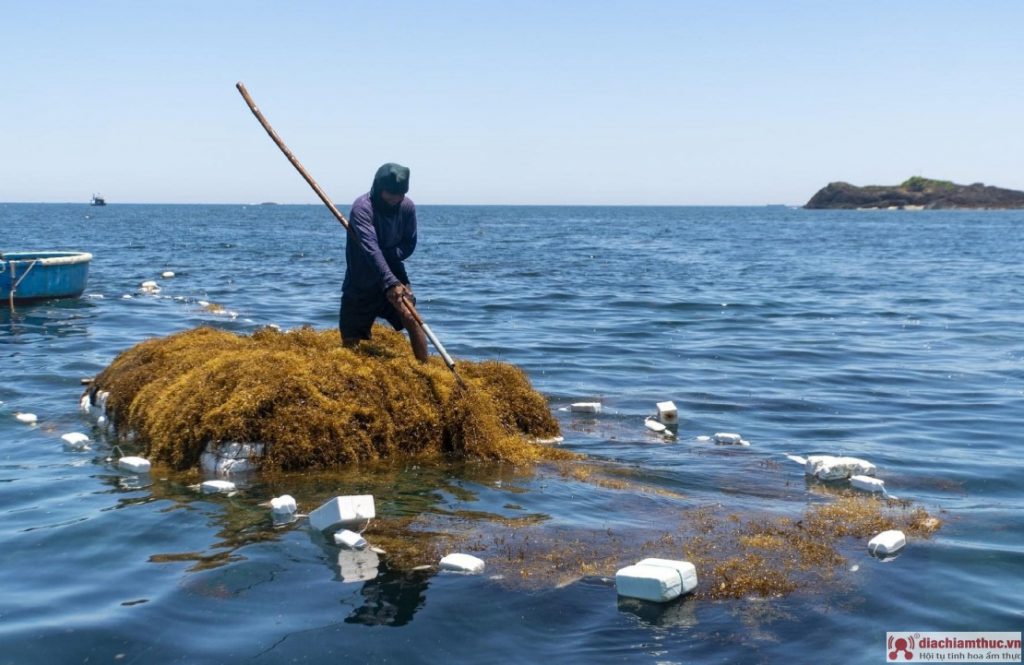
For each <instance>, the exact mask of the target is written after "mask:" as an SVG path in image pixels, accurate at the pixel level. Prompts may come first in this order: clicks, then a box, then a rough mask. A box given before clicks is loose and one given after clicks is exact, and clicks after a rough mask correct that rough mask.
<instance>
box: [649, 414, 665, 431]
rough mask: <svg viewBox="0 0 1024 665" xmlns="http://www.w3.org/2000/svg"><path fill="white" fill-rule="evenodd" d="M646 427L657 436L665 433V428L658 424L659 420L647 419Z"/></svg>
mask: <svg viewBox="0 0 1024 665" xmlns="http://www.w3.org/2000/svg"><path fill="white" fill-rule="evenodd" d="M644 425H646V426H647V429H649V430H651V431H652V432H655V433H657V434H664V433H665V429H666V428H665V426H664V425H663V424H661V423H660V422H658V421H657V420H655V419H654V418H647V419H646V420H644Z"/></svg>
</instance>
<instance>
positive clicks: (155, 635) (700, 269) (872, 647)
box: [0, 204, 1024, 664]
mask: <svg viewBox="0 0 1024 665" xmlns="http://www.w3.org/2000/svg"><path fill="white" fill-rule="evenodd" d="M419 219H420V242H419V247H418V248H417V250H416V253H415V254H414V255H413V257H412V258H411V259H410V260H409V262H408V263H407V266H408V268H409V272H410V275H411V276H412V279H413V286H414V289H415V291H416V294H417V297H418V299H419V306H418V307H419V311H420V313H421V314H422V315H423V317H424V318H425V319H426V321H427V322H428V323H429V324H430V325H431V327H432V328H433V329H434V331H435V332H436V333H437V334H438V336H439V337H440V338H441V339H442V341H443V342H444V343H445V345H446V346H447V348H448V350H449V351H450V352H451V353H452V354H453V355H454V356H456V357H457V358H463V359H469V360H482V359H489V358H495V359H500V360H502V361H505V362H510V363H514V364H516V365H518V366H520V367H522V368H523V369H524V370H525V371H526V372H527V373H528V375H529V377H530V379H531V380H532V382H533V384H534V387H535V388H536V389H537V390H539V391H540V392H541V393H543V394H544V395H545V396H546V397H547V398H548V399H549V400H550V403H551V408H552V410H553V412H554V413H555V415H556V416H557V418H558V419H559V421H560V423H561V426H562V429H563V433H564V435H565V441H564V443H563V444H562V445H563V446H564V447H565V448H567V449H570V450H573V451H577V452H581V453H585V454H586V455H587V456H588V457H589V459H590V460H591V462H593V463H595V464H598V465H601V467H602V468H604V469H606V470H607V472H608V473H609V474H619V476H620V477H628V479H629V480H630V483H629V484H628V485H627V486H625V488H622V487H618V488H616V487H610V486H602V485H601V484H595V483H588V482H585V479H582V478H575V477H572V476H569V477H566V476H565V475H564V474H560V473H558V472H557V471H555V470H553V469H552V468H548V467H546V466H545V465H541V466H539V467H538V468H536V469H532V470H530V469H509V468H503V467H502V466H500V465H483V464H462V465H459V464H454V463H453V464H450V465H439V466H438V468H433V467H431V468H425V467H421V466H404V467H403V466H401V465H397V466H393V467H390V468H387V469H383V470H382V469H366V470H360V469H354V470H345V471H339V472H338V473H337V474H320V475H317V476H315V477H313V476H310V475H308V474H283V475H275V476H274V477H272V478H263V477H256V478H252V479H249V480H248V481H247V482H246V483H245V484H244V485H243V487H242V491H240V492H239V493H238V494H236V495H234V496H230V497H228V496H222V495H213V496H210V495H201V494H199V493H197V492H196V491H195V490H194V489H192V488H191V487H190V484H192V483H195V482H197V481H198V478H197V477H196V476H194V475H193V476H188V475H182V474H180V473H172V472H169V471H166V470H162V469H156V470H154V472H153V474H151V476H150V477H142V478H137V477H133V476H129V475H128V474H125V473H123V472H120V471H118V470H116V469H115V468H114V467H113V466H112V465H111V464H110V462H109V460H108V458H109V457H110V456H111V455H112V454H113V453H112V449H111V445H112V443H114V441H112V440H111V439H110V438H108V436H109V435H108V434H107V433H106V432H105V431H104V430H103V429H101V428H99V427H98V426H97V425H96V422H95V420H94V419H93V418H91V417H89V416H87V415H86V414H83V413H81V412H80V411H79V396H80V394H81V392H82V385H81V384H80V380H81V379H82V378H84V377H90V376H93V375H95V374H96V373H98V372H99V371H100V370H102V369H103V368H104V367H105V366H106V365H107V364H108V363H109V362H110V361H111V360H112V359H113V358H114V357H115V356H116V355H117V354H118V353H119V352H121V351H122V350H124V349H126V348H128V347H130V346H132V345H134V344H136V343H138V342H140V341H142V340H145V339H148V338H150V337H153V336H158V335H167V334H170V333H173V332H176V331H181V330H185V329H188V328H191V327H194V326H198V325H212V326H217V327H221V328H224V329H227V330H232V331H237V332H240V333H247V332H251V331H253V330H255V329H257V328H258V327H260V326H264V325H267V324H277V325H279V326H281V327H282V328H292V327H296V326H302V325H312V326H315V327H318V328H332V327H334V326H335V325H336V320H337V309H338V298H339V288H340V283H341V278H342V274H343V271H344V244H345V238H344V234H343V230H342V229H341V227H340V226H339V225H338V224H337V222H335V221H334V220H333V218H331V217H330V215H329V213H328V212H327V211H326V209H324V208H323V207H321V206H283V205H282V206H270V205H254V206H245V205H219V206H202V205H118V204H113V205H108V206H107V207H105V208H91V207H89V206H86V205H56V204H53V205H29V204H0V250H2V251H15V250H36V249H38V250H43V249H50V250H52V249H61V250H82V251H88V252H91V253H92V254H93V255H94V259H93V261H92V266H91V270H90V275H89V285H88V288H87V290H86V294H85V296H84V297H82V298H80V299H75V300H66V301H50V302H44V303H39V304H31V305H19V306H18V307H17V308H16V309H15V311H14V312H13V313H12V312H10V311H8V309H7V308H6V307H4V308H2V309H0V402H2V404H0V580H2V584H0V589H2V594H0V645H2V646H0V664H6V663H19V664H20V663H328V662H355V663H362V662H367V663H370V662H373V663H377V662H390V663H502V664H508V663H536V662H557V663H563V662H566V663H568V662H578V663H595V662H616V663H618V662H637V663H684V662H685V663H734V662H743V663H761V662H763V663H804V662H822V663H826V662H828V663H878V662H883V660H884V659H885V637H886V632H887V631H945V630H950V631H952V630H959V631H1019V630H1021V629H1022V627H1024V461H1022V458H1024V445H1022V444H1024V262H1022V258H1024V211H1017V212H996V211H976V212H968V211H948V212H940V211H935V212H929V211H925V212H877V211H873V212H859V211H807V210H799V209H789V208H779V207H765V208H755V207H747V208H726V207H721V208H717V207H716V208H711V207H709V208H701V207H675V208H672V207H664V208H659V207H502V206H495V207H469V206H466V207H461V206H460V207H455V206H452V207H448V206H421V207H420V211H419ZM163 271H173V272H174V273H175V274H176V276H175V277H174V278H173V279H161V277H160V274H161V273H162V272H163ZM146 280H156V281H158V282H159V283H160V286H161V292H160V293H159V294H157V295H147V294H142V293H140V292H139V285H140V284H141V283H142V282H143V281H146ZM126 296H132V297H130V298H129V297H126ZM205 302H210V303H216V304H218V305H221V306H222V307H223V308H224V310H225V311H224V312H223V313H214V312H211V311H209V310H208V309H207V308H205V307H204V306H203V305H202V303H205ZM664 400H672V401H674V402H675V404H676V405H677V406H678V407H679V411H680V426H679V436H678V438H677V439H676V440H675V441H665V440H663V439H661V438H659V437H657V436H655V435H653V434H651V433H649V432H648V431H647V430H646V429H645V427H644V417H645V416H647V415H649V414H651V413H653V412H654V410H655V406H654V405H655V403H656V402H659V401H664ZM576 401H599V402H601V403H602V405H603V412H602V413H601V414H600V415H598V416H596V417H580V416H578V415H577V414H572V413H570V412H568V411H565V410H563V409H564V408H565V407H566V406H567V405H568V404H570V403H571V402H576ZM15 412H32V413H35V414H37V416H38V424H36V425H35V426H29V425H25V424H23V423H21V422H19V421H18V420H16V418H15V416H14V414H15ZM72 431H81V432H85V433H87V434H89V435H90V436H91V437H92V438H93V444H92V445H93V449H92V450H91V451H87V452H76V451H72V450H68V449H66V448H65V447H63V446H62V441H61V439H60V436H61V434H64V433H67V432H72ZM722 431H725V432H739V433H741V434H742V435H743V437H744V438H745V439H746V440H748V441H750V443H751V445H750V446H749V447H743V448H741V447H726V446H715V445H713V444H712V443H708V442H706V441H703V440H699V439H698V438H697V437H699V436H706V435H710V434H713V433H715V432H722ZM787 453H792V454H799V455H805V454H809V453H837V454H838V453H843V454H852V455H856V456H859V457H864V458H866V459H868V460H871V461H872V462H874V463H875V464H876V465H878V469H879V471H878V475H879V477H881V478H883V479H884V480H885V481H886V486H887V488H888V490H889V491H890V492H891V493H893V494H895V495H898V496H899V497H900V498H902V499H906V500H910V501H913V502H914V504H915V505H920V506H923V507H924V508H925V509H927V510H928V511H929V512H930V513H932V514H933V515H937V516H939V517H941V519H942V520H943V526H942V528H941V530H940V531H938V532H937V533H936V534H935V535H934V536H933V537H932V538H931V539H913V538H912V539H911V540H910V543H909V544H908V546H907V548H906V549H905V550H904V551H903V552H902V554H901V555H900V556H898V557H897V558H896V559H894V560H892V561H887V562H882V561H879V560H877V559H873V558H872V557H871V556H869V554H868V552H867V549H866V543H865V542H864V541H863V540H862V539H853V538H851V539H847V540H845V541H844V542H841V543H840V545H839V547H840V551H841V553H842V554H843V556H844V557H845V563H844V564H843V565H842V566H841V567H840V571H839V578H840V579H839V580H838V582H837V583H836V584H834V585H828V586H823V587H820V588H819V587H816V586H808V587H804V588H800V589H798V590H797V591H796V592H794V593H792V594H788V595H786V596H782V597H776V598H768V599H761V598H740V599H728V600H702V599H692V598H690V599H684V600H683V601H680V602H676V603H672V604H670V605H669V606H666V607H660V606H650V605H645V604H641V603H629V602H623V601H620V600H618V599H617V597H616V592H615V587H614V584H613V581H612V580H610V579H609V578H608V577H607V575H598V574H595V575H587V574H584V575H581V576H579V577H578V578H576V579H572V580H569V581H567V582H564V583H559V584H548V585H545V584H543V583H540V584H533V585H517V584H515V583H511V582H510V581H509V580H507V579H501V578H500V576H499V575H494V574H492V573H493V572H495V571H500V570H501V569H502V565H501V562H500V561H498V560H497V557H494V556H491V561H490V562H489V564H488V571H487V572H485V574H484V575H481V576H462V575H453V574H438V573H437V572H436V571H435V570H422V571H415V572H412V573H410V572H408V571H405V572H402V571H396V570H390V569H388V566H387V557H386V555H384V556H382V557H381V559H382V561H381V562H380V567H379V571H378V574H377V576H376V577H374V578H373V579H367V580H362V581H356V582H351V581H346V579H345V577H346V570H345V562H344V560H343V559H344V556H345V553H343V552H340V551H339V550H338V548H336V547H334V546H333V545H329V544H327V543H326V542H325V541H324V539H323V538H322V537H320V536H318V535H317V534H314V533H312V532H311V531H310V529H309V528H308V527H307V526H306V525H305V524H304V522H302V521H299V522H297V523H294V524H292V525H289V526H287V527H285V528H275V526H274V525H273V523H272V521H271V519H270V515H269V512H268V511H267V509H266V508H265V507H264V506H261V505H259V504H261V503H262V502H265V501H267V500H268V499H269V498H271V497H273V496H276V495H279V494H283V493H290V494H293V495H294V496H296V498H297V499H298V500H299V503H300V507H301V508H302V509H303V510H307V511H308V510H310V509H312V508H314V507H315V506H316V505H318V502H319V501H322V500H324V499H326V498H330V497H331V496H334V495H337V494H353V493H363V492H372V493H373V494H375V496H376V497H377V510H378V513H380V514H382V515H384V516H388V515H401V514H411V513H414V512H417V511H421V512H422V511H427V512H429V511H435V512H436V513H438V514H453V513H457V512H459V511H465V512H467V513H469V514H473V513H474V511H475V513H487V514H494V515H500V516H502V517H508V518H517V517H521V516H524V515H525V516H529V518H530V519H531V520H534V521H535V522H537V523H538V524H541V525H542V527H543V528H544V529H547V530H548V532H549V533H565V534H571V537H572V538H578V539H582V541H584V542H592V543H597V544H600V543H601V542H602V541H603V540H605V539H608V538H612V537H616V538H618V539H619V540H618V541H617V542H618V543H619V545H618V547H619V548H620V549H621V551H622V556H621V560H620V561H619V563H621V565H626V564H630V563H635V561H636V560H638V559H641V558H644V557H646V556H651V555H656V554H671V553H670V552H648V551H645V552H640V551H639V550H637V551H633V550H631V547H632V546H633V542H634V540H633V539H636V540H635V542H637V543H638V542H640V539H641V538H642V537H645V534H648V533H653V532H662V531H668V532H671V531H672V530H673V529H674V528H676V525H677V522H678V520H677V519H676V516H678V515H682V514H684V513H685V511H687V510H692V509H695V508H707V507H710V508H712V509H722V510H725V511H731V512H735V513H738V514H740V515H743V516H746V515H752V516H756V515H760V514H765V515H793V516H798V515H799V514H800V513H801V511H802V510H803V509H804V508H805V507H806V506H807V505H809V504H811V503H813V502H821V501H827V500H829V497H828V496H827V495H822V493H821V491H820V488H816V486H815V485H814V484H813V483H810V482H808V481H806V480H805V478H804V476H803V473H802V470H801V468H800V467H799V466H798V465H796V464H794V463H792V462H790V461H788V460H787V459H786V457H785V454H787ZM631 488H632V489H631ZM651 488H654V489H655V490H659V491H641V490H643V489H651ZM816 490H817V491H816ZM366 536H367V537H368V538H369V539H370V541H371V542H372V540H373V527H372V525H371V528H370V529H369V530H367V532H366ZM588 539H589V540H588ZM481 556H483V557H484V558H485V559H486V558H488V555H487V554H481ZM424 563H425V564H432V563H435V562H432V561H426V562H424ZM699 575H700V571H698V576H699Z"/></svg>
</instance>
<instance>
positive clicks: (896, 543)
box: [868, 529, 907, 556]
mask: <svg viewBox="0 0 1024 665" xmlns="http://www.w3.org/2000/svg"><path fill="white" fill-rule="evenodd" d="M906 544H907V537H906V536H905V535H903V532H902V531H898V530H895V529H892V530H889V531H883V532H882V533H880V534H878V535H877V536H875V537H874V538H872V539H871V540H870V541H868V552H871V554H872V556H878V555H886V554H895V553H896V552H897V551H898V550H901V549H903V547H904V546H906Z"/></svg>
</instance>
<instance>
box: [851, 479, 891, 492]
mask: <svg viewBox="0 0 1024 665" xmlns="http://www.w3.org/2000/svg"><path fill="white" fill-rule="evenodd" d="M850 485H851V486H852V487H856V488H857V489H859V490H864V491H865V492H881V493H883V494H884V493H885V481H884V480H879V479H878V478H872V477H871V476H850Z"/></svg>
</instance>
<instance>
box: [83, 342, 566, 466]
mask: <svg viewBox="0 0 1024 665" xmlns="http://www.w3.org/2000/svg"><path fill="white" fill-rule="evenodd" d="M459 372H460V375H461V376H462V378H463V379H464V381H465V386H460V385H459V384H458V383H457V382H456V381H455V379H454V377H453V375H452V374H451V373H450V372H449V371H448V369H447V368H446V367H445V366H444V364H443V363H442V362H441V361H440V360H439V359H437V358H434V359H432V360H431V361H430V362H428V363H425V364H420V363H417V362H414V361H413V360H412V356H411V354H410V352H409V346H408V343H407V342H406V341H405V338H404V337H403V336H402V335H401V334H399V333H396V332H394V331H391V330H387V329H384V328H382V327H377V328H376V329H375V331H374V338H373V339H372V340H370V341H366V342H363V343H362V344H361V345H360V346H359V347H358V348H357V349H354V350H353V349H347V348H343V347H342V346H341V344H340V339H339V336H338V333H337V332H336V331H318V330H314V329H312V328H308V327H305V328H300V329H295V330H290V331H288V332H286V333H282V332H280V331H278V330H276V329H274V328H269V327H268V328H263V329H260V330H258V331H256V332H255V333H253V334H252V335H237V334H234V333H230V332H226V331H222V330H217V329H214V328H209V327H201V328H196V329H193V330H188V331H185V332H181V333H177V334H174V335H171V336H168V337H164V338H155V339H150V340H147V341H144V342H142V343H140V344H137V345H136V346H134V347H132V348H131V349H128V350H127V351H124V352H123V353H121V354H120V355H119V356H118V357H117V358H115V359H114V361H113V362H112V363H111V364H110V366H109V367H107V368H106V369H105V370H104V371H103V372H102V373H101V374H99V375H98V376H97V377H96V380H95V381H94V382H93V383H92V385H91V386H90V388H89V392H90V395H91V396H92V395H95V394H96V393H98V392H100V391H106V392H108V393H109V398H108V400H107V408H108V410H109V411H110V415H111V421H112V423H113V425H114V426H115V428H116V431H117V432H118V434H119V435H120V436H123V437H126V438H127V437H130V436H134V441H135V442H136V443H137V444H138V445H141V446H142V447H144V448H145V450H146V454H147V455H149V456H150V457H152V458H153V459H155V460H158V461H160V462H163V463H165V464H168V465H170V466H172V467H174V468H178V469H185V468H190V467H194V466H196V465H197V464H198V461H199V458H200V456H201V454H202V452H203V450H204V449H205V448H206V446H207V444H209V443H220V442H230V441H241V442H259V443H263V444H266V452H265V455H264V458H263V459H262V460H261V463H262V465H263V467H264V468H266V469H283V470H288V469H315V468H319V469H331V468H339V467H342V466H345V465H351V464H357V463H359V462H365V461H371V460H378V459H394V458H401V457H416V456H430V455H449V456H454V457H462V458H475V459H487V460H500V461H506V462H512V463H516V464H520V463H530V462H535V461H537V460H540V459H565V458H568V457H572V455H571V454H570V453H567V452H564V451H561V450H559V449H557V448H552V447H549V446H542V445H539V444H537V443H534V442H533V441H532V439H535V438H547V437H552V436H556V435H558V434H559V427H558V423H557V422H556V421H555V419H554V418H553V417H552V415H551V412H550V408H549V407H548V404H547V402H546V400H545V399H544V397H543V396H541V395H540V394H539V393H537V392H536V391H534V390H533V388H532V386H531V385H530V382H529V380H528V379H527V377H526V375H525V374H524V373H523V372H522V371H521V370H519V369H518V368H516V367H513V366H512V365H508V364H503V363H499V362H480V363H473V362H465V361H464V362H461V363H460V364H459Z"/></svg>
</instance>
